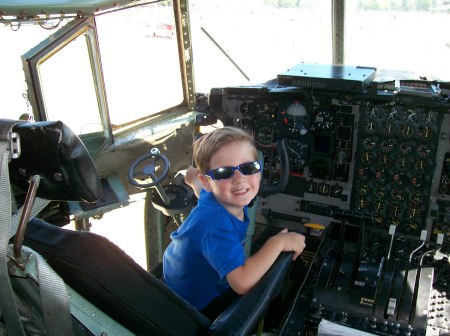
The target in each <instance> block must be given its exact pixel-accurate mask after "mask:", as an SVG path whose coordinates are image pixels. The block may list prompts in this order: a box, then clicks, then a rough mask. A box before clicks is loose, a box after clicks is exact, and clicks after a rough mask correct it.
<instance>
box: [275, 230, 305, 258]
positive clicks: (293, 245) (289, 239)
mask: <svg viewBox="0 0 450 336" xmlns="http://www.w3.org/2000/svg"><path fill="white" fill-rule="evenodd" d="M275 237H277V238H278V239H280V240H281V242H282V243H283V252H291V251H292V252H294V254H293V255H292V260H295V259H297V257H298V256H299V255H300V253H302V252H303V250H304V249H305V247H306V243H305V236H304V235H302V234H300V233H297V232H289V231H288V229H283V230H281V231H280V232H279V233H278V234H277V235H276V236H275Z"/></svg>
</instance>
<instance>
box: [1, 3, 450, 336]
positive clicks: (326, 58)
mask: <svg viewBox="0 0 450 336" xmlns="http://www.w3.org/2000/svg"><path fill="white" fill-rule="evenodd" d="M449 15H450V8H449V4H448V3H447V2H446V1H444V0H437V1H403V2H401V3H396V2H388V1H383V0H378V1H371V2H370V3H368V2H364V1H337V0H320V1H267V0H251V1H245V2H242V1H238V0H231V1H204V0H189V1H187V0H173V1H166V0H165V1H142V0H139V1H127V0H121V1H110V0H96V1H91V2H85V1H81V0H69V1H59V0H55V1H46V0H42V1H31V0H29V1H28V0H23V1H20V2H16V1H14V0H0V43H1V44H2V52H1V55H2V56H1V57H0V61H1V63H2V81H0V97H1V99H0V106H1V110H2V115H1V120H0V124H1V125H2V127H0V138H1V139H0V140H1V141H0V142H1V146H0V147H1V148H0V149H1V150H2V152H1V154H2V171H1V178H2V186H7V188H6V187H5V188H6V189H5V190H3V191H2V195H1V196H0V197H1V199H2V200H4V201H5V200H8V199H11V200H12V201H11V204H9V203H8V202H2V203H3V204H2V209H0V212H1V213H2V219H1V223H0V225H1V227H2V229H3V232H4V233H5V234H4V235H3V236H4V237H7V238H6V239H3V242H2V246H0V247H1V249H2V252H1V254H0V257H1V258H2V261H1V263H2V265H1V267H2V272H0V273H1V276H0V278H1V279H0V281H1V287H2V288H4V290H2V292H1V293H0V317H1V319H0V330H2V331H4V332H5V333H6V334H7V335H36V334H39V333H42V334H49V335H60V334H68V335H70V334H73V335H285V336H288V335H303V336H311V335H392V336H442V335H449V334H450V288H449V279H450V263H449V258H450V230H449V229H450V98H449V97H450V80H449V78H450V71H449V70H450V69H449V67H448V66H447V63H448V59H450V40H449V37H448V34H447V32H448V31H449V30H450V20H449ZM223 126H234V127H238V128H242V129H245V130H247V131H248V132H250V133H251V134H252V135H253V137H254V141H255V145H256V147H257V149H258V155H259V158H258V161H259V162H260V164H261V166H262V171H261V174H262V179H261V186H260V191H259V194H258V197H257V198H256V199H255V200H254V202H252V203H251V204H250V207H249V209H250V210H249V217H250V218H251V219H250V225H249V230H248V232H247V236H246V239H245V253H246V254H247V255H252V254H253V253H255V252H256V251H257V250H258V249H259V248H260V247H261V246H262V245H263V244H264V242H265V241H266V240H267V239H268V238H269V237H270V236H272V235H274V234H276V233H277V232H279V231H280V230H281V229H283V228H288V229H289V230H292V231H296V232H299V233H302V234H304V235H305V236H306V248H305V250H304V251H303V253H302V254H301V255H300V256H299V258H298V259H297V260H296V261H295V262H291V260H290V258H289V255H285V254H284V255H282V257H281V258H279V259H278V260H277V263H276V264H275V265H274V267H273V268H271V270H270V271H269V272H268V274H267V276H265V277H264V278H263V279H262V281H261V282H260V283H258V285H257V286H256V287H255V290H254V291H252V292H251V293H250V295H244V296H242V297H241V298H239V300H237V301H236V302H234V303H233V304H232V306H230V307H229V308H228V309H227V310H225V311H224V313H223V314H222V315H220V316H219V318H218V319H217V320H215V321H211V320H208V318H206V317H205V316H203V315H202V314H201V313H200V312H199V311H198V310H196V309H195V308H193V307H192V306H191V305H189V304H188V303H186V302H184V301H183V300H181V299H180V298H179V297H177V296H176V295H175V294H174V293H172V292H171V291H170V290H169V289H168V288H166V287H165V285H164V284H163V283H162V281H161V272H162V269H161V268H162V265H161V260H162V256H163V253H164V250H165V248H166V247H167V245H168V244H169V242H170V238H169V235H170V233H171V232H173V231H174V230H176V229H177V228H178V227H180V226H182V225H183V222H184V220H185V219H186V218H187V217H188V216H189V214H190V212H191V210H192V209H193V208H194V207H195V206H196V205H197V197H196V195H195V193H194V191H193V190H192V189H191V188H190V187H189V185H188V184H186V182H185V174H186V170H187V169H189V167H190V166H192V165H193V161H192V150H193V149H192V148H193V143H194V142H195V141H196V140H197V139H198V138H199V137H201V136H202V135H203V134H205V133H208V132H210V131H211V130H213V129H215V128H219V127H223ZM10 214H11V216H10ZM43 270H47V271H48V273H42V272H43ZM39 272H41V273H39ZM55 274H56V276H55ZM48 279H56V280H54V281H55V282H54V285H50V286H49V285H48V283H47V282H45V280H48ZM41 280H43V281H41ZM55 295H58V296H59V297H57V298H54V296H55ZM52 298H54V299H52ZM67 298H68V300H66V299H67ZM63 299H64V300H63ZM55 312H61V319H60V320H58V319H53V318H52V317H51V316H52V314H54V313H55ZM56 315H58V314H56Z"/></svg>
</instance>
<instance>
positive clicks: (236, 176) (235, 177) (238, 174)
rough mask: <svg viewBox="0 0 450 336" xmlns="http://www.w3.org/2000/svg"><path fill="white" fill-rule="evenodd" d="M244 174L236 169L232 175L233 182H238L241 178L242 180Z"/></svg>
mask: <svg viewBox="0 0 450 336" xmlns="http://www.w3.org/2000/svg"><path fill="white" fill-rule="evenodd" d="M244 176H245V175H244V174H242V173H241V171H240V170H239V169H236V170H235V171H234V174H233V180H239V179H242V178H244Z"/></svg>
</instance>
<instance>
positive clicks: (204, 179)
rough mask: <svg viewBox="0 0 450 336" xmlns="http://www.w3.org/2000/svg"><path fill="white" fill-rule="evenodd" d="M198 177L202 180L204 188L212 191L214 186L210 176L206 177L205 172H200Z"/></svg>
mask: <svg viewBox="0 0 450 336" xmlns="http://www.w3.org/2000/svg"><path fill="white" fill-rule="evenodd" d="M198 179H199V180H200V183H201V184H202V186H203V189H205V190H206V191H207V192H211V190H212V188H211V183H210V182H211V181H210V179H209V178H208V177H206V175H203V174H198Z"/></svg>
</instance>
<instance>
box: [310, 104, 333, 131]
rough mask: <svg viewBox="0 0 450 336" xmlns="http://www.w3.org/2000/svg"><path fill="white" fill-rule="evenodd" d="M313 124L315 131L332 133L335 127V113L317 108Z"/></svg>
mask: <svg viewBox="0 0 450 336" xmlns="http://www.w3.org/2000/svg"><path fill="white" fill-rule="evenodd" d="M312 122H313V127H314V129H316V130H319V131H324V132H332V131H334V126H335V116H334V111H333V110H331V109H328V108H324V107H317V108H315V109H314V113H313V120H312Z"/></svg>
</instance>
